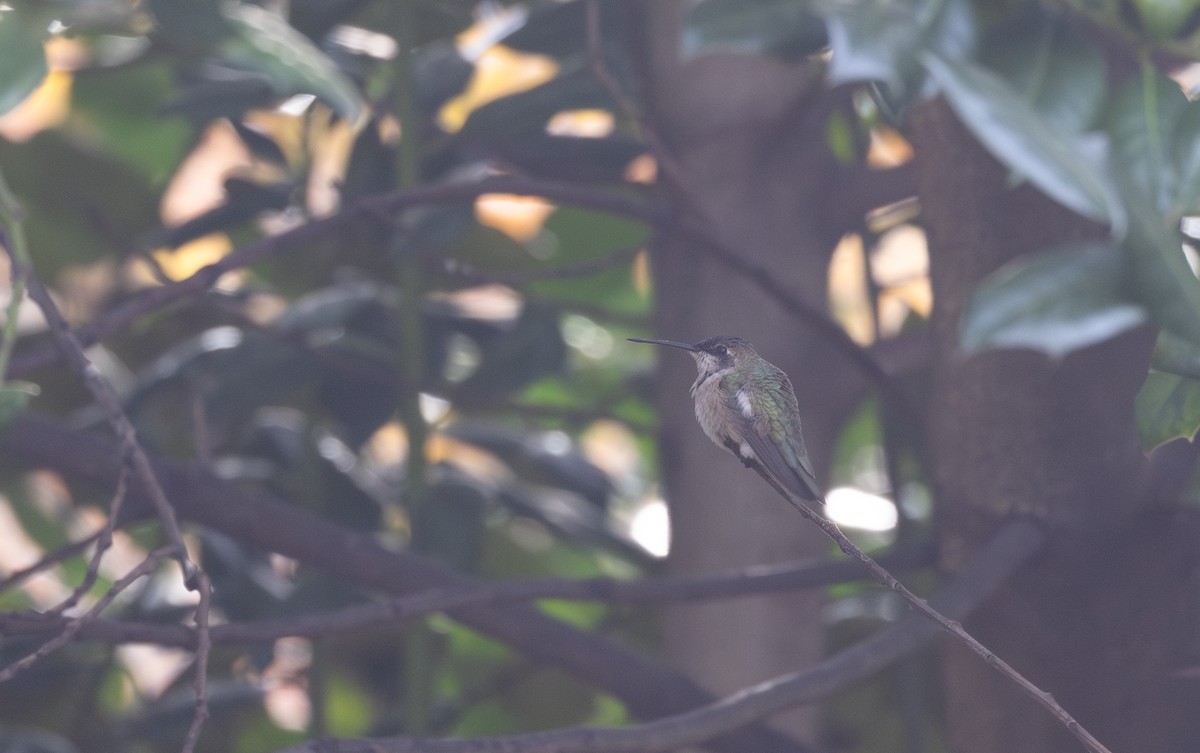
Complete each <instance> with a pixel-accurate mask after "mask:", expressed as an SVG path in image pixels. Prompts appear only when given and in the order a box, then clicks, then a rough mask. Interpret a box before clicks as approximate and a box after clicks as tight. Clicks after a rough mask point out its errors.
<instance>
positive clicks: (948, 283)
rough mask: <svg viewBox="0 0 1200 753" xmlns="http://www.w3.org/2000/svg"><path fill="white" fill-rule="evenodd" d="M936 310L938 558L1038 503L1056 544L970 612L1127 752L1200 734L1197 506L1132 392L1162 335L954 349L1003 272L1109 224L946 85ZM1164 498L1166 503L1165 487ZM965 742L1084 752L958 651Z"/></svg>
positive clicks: (920, 125)
mask: <svg viewBox="0 0 1200 753" xmlns="http://www.w3.org/2000/svg"><path fill="white" fill-rule="evenodd" d="M912 125H913V135H914V140H915V142H916V146H917V149H918V154H919V155H920V157H919V159H920V164H919V169H918V184H919V185H918V190H919V196H920V200H921V206H922V216H923V218H924V222H925V227H926V232H927V235H928V240H929V254H930V267H931V276H932V284H933V290H934V310H933V321H932V331H933V340H934V351H935V355H934V359H933V375H932V382H933V391H932V399H931V404H930V405H929V410H928V416H929V423H928V431H929V441H930V447H931V449H932V452H931V457H932V458H933V462H934V467H933V468H932V475H933V484H934V490H935V499H937V500H938V502H939V505H940V506H939V508H938V511H937V513H938V521H939V524H940V526H941V530H940V550H941V561H942V564H943V566H944V567H945V568H947V569H949V570H954V569H956V568H957V567H958V566H959V565H960V564H961V563H962V562H964V561H965V560H966V559H968V558H969V557H970V556H971V554H972V553H973V552H974V551H975V550H976V549H977V548H978V546H979V545H980V544H981V542H982V541H983V540H984V539H985V537H986V536H987V534H988V532H989V531H991V530H993V529H994V527H995V526H996V524H997V522H998V521H1000V520H1002V519H1004V518H1006V517H1010V516H1013V515H1025V516H1031V517H1034V518H1036V519H1038V520H1040V521H1042V522H1043V523H1044V524H1046V525H1047V526H1048V527H1049V528H1050V529H1051V533H1052V542H1053V543H1052V546H1051V551H1050V553H1049V554H1047V555H1046V556H1045V557H1043V558H1042V559H1041V560H1039V561H1038V562H1037V563H1035V564H1034V565H1032V566H1031V567H1029V568H1027V569H1026V570H1025V571H1023V572H1022V573H1021V574H1020V576H1019V577H1018V578H1016V579H1014V580H1013V582H1012V583H1010V584H1009V585H1008V586H1007V587H1006V588H1005V589H1004V590H1003V591H1002V593H1001V595H1000V596H998V597H997V598H995V599H994V600H993V601H992V602H991V603H990V605H989V606H987V607H985V608H984V609H983V610H981V611H980V612H978V613H976V616H975V617H973V618H972V619H971V620H970V621H969V623H968V625H967V628H968V629H969V630H970V631H971V632H972V633H973V634H974V635H976V637H978V638H979V639H980V640H981V641H983V642H984V643H985V644H986V645H987V646H988V647H989V648H992V649H993V650H994V651H995V652H996V653H997V654H998V655H999V656H1000V657H1001V658H1004V659H1005V660H1007V661H1008V662H1009V663H1011V664H1012V665H1013V666H1014V667H1016V668H1017V669H1018V670H1019V671H1021V672H1023V673H1026V674H1027V676H1028V677H1029V678H1030V679H1031V680H1032V681H1033V682H1035V683H1037V684H1038V685H1039V686H1041V687H1042V688H1043V689H1044V690H1047V691H1049V692H1051V693H1052V694H1054V696H1055V698H1056V699H1057V700H1058V701H1059V702H1060V703H1062V704H1063V706H1064V707H1065V708H1067V709H1068V710H1069V711H1070V712H1071V713H1073V714H1074V715H1075V717H1076V718H1077V719H1078V720H1079V722H1080V723H1081V724H1083V725H1084V726H1085V727H1087V728H1088V729H1089V730H1090V731H1091V732H1093V734H1095V735H1096V736H1097V737H1098V738H1099V739H1100V740H1101V741H1102V742H1104V743H1105V744H1106V745H1108V746H1109V747H1110V748H1111V749H1112V750H1113V751H1134V750H1137V751H1145V752H1162V753H1174V752H1176V751H1179V752H1182V751H1184V750H1195V749H1196V746H1197V741H1198V740H1200V724H1198V717H1197V715H1196V714H1195V712H1194V709H1195V708H1196V704H1197V701H1200V696H1198V693H1197V690H1198V689H1200V685H1197V683H1195V682H1194V681H1193V682H1189V681H1188V680H1186V679H1185V674H1186V673H1185V672H1184V670H1185V667H1186V665H1187V664H1188V662H1189V659H1188V658H1187V657H1188V656H1189V655H1191V656H1194V654H1195V647H1194V635H1195V624H1196V617H1195V615H1196V614H1197V613H1198V612H1197V611H1196V608H1197V606H1200V605H1198V603H1197V597H1196V594H1197V591H1196V588H1195V586H1196V582H1197V580H1196V579H1197V576H1198V573H1200V571H1198V569H1197V565H1198V564H1200V546H1198V545H1197V542H1198V541H1200V539H1198V538H1197V537H1196V532H1197V526H1196V521H1195V520H1194V516H1192V515H1190V514H1188V513H1185V512H1181V511H1178V510H1176V509H1173V508H1172V507H1170V506H1169V500H1159V499H1155V498H1154V495H1153V494H1151V493H1150V490H1151V488H1152V487H1151V485H1150V483H1149V478H1148V473H1147V472H1146V469H1147V463H1146V462H1145V457H1144V455H1143V453H1142V451H1141V448H1140V445H1139V442H1138V435H1137V431H1136V426H1135V423H1134V412H1133V400H1134V396H1135V395H1136V393H1137V390H1138V388H1139V387H1140V386H1141V383H1142V381H1143V379H1144V377H1145V373H1146V369H1147V366H1148V362H1149V356H1150V353H1151V349H1152V347H1153V343H1154V333H1153V332H1151V331H1149V329H1148V328H1145V329H1141V330H1138V331H1134V332H1131V333H1127V334H1126V335H1123V336H1121V337H1118V338H1115V339H1113V340H1110V341H1108V342H1105V343H1101V344H1099V345H1096V346H1094V347H1091V348H1088V349H1086V350H1084V351H1081V352H1078V353H1075V354H1072V355H1071V356H1069V357H1067V358H1065V359H1063V360H1062V361H1060V362H1055V361H1052V360H1051V359H1049V358H1047V357H1045V356H1043V355H1040V354H1036V353H1033V352H1029V351H992V352H987V353H983V354H980V355H976V356H974V357H971V358H964V357H963V356H962V354H961V353H959V352H958V351H957V342H958V333H959V327H960V323H961V318H962V314H963V310H964V307H965V305H966V303H967V300H968V298H969V296H970V294H971V291H972V290H973V289H974V288H975V286H976V285H978V283H979V282H980V281H981V280H982V279H983V278H984V277H985V276H986V275H987V274H989V273H990V272H992V271H994V270H995V269H997V268H998V267H1000V266H1001V265H1003V264H1004V263H1006V262H1008V261H1011V260H1012V259H1015V258H1017V257H1019V256H1021V255H1023V254H1027V253H1034V252H1037V251H1038V250H1040V249H1043V248H1045V247H1047V246H1048V245H1051V244H1054V243H1056V242H1062V241H1069V240H1075V239H1080V238H1085V237H1100V236H1102V235H1103V234H1105V233H1106V230H1105V229H1104V228H1099V227H1097V226H1095V225H1093V224H1091V223H1088V222H1086V221H1084V220H1081V219H1080V218H1078V217H1077V216H1075V215H1073V214H1071V213H1070V212H1068V211H1067V210H1065V209H1063V208H1062V207H1060V206H1058V205H1056V204H1054V203H1053V202H1051V201H1050V200H1049V199H1047V198H1045V197H1044V196H1043V195H1042V194H1040V193H1038V192H1037V191H1036V190H1034V189H1033V188H1031V187H1029V186H1028V185H1025V186H1022V187H1020V188H1017V189H1012V188H1010V187H1009V181H1008V176H1007V174H1006V171H1005V170H1004V169H1003V168H1002V167H1001V166H1000V165H999V164H998V163H997V162H996V161H995V160H993V159H992V158H991V157H990V156H989V155H988V154H987V153H986V152H985V151H984V150H983V148H982V147H981V146H980V145H979V144H978V143H977V142H976V141H975V140H974V139H973V138H972V137H971V135H970V134H969V133H968V132H967V131H966V129H965V128H964V127H963V126H962V125H961V124H960V123H959V122H958V121H957V119H956V118H955V117H954V115H953V113H952V112H951V110H950V109H949V107H948V106H947V105H946V104H945V103H944V102H942V101H935V102H932V103H928V104H925V105H921V106H920V107H918V108H917V109H916V111H915V112H914V117H913V118H912ZM1164 503H1167V504H1164ZM945 671H946V682H947V687H946V697H947V710H946V713H947V717H948V724H949V736H950V738H949V739H950V749H951V750H952V751H963V752H964V753H965V752H966V751H970V752H971V753H993V752H994V753H1010V752H1011V751H1022V753H1042V752H1045V753H1051V752H1054V753H1059V752H1060V751H1067V750H1075V749H1078V748H1079V744H1078V743H1077V742H1075V741H1074V740H1073V739H1072V738H1071V737H1070V736H1069V735H1068V733H1067V732H1066V731H1065V730H1064V729H1063V727H1062V726H1061V725H1060V724H1059V723H1058V722H1057V721H1056V720H1054V719H1053V718H1051V717H1050V716H1049V715H1047V714H1046V713H1045V712H1044V711H1041V710H1040V709H1038V708H1037V707H1036V706H1035V705H1034V704H1033V703H1032V702H1031V701H1029V700H1028V699H1026V698H1024V697H1022V696H1021V695H1020V694H1019V693H1018V692H1017V691H1016V690H1015V689H1013V688H1012V687H1011V686H1009V685H1008V684H1007V683H1005V682H1004V681H1003V680H1002V679H1001V678H1000V676H999V675H998V674H997V673H995V672H993V671H992V670H991V669H990V668H988V667H987V666H985V665H984V664H983V663H982V662H980V661H979V660H978V659H977V658H976V657H974V656H972V655H969V654H967V653H966V652H965V651H962V650H960V649H958V648H957V647H952V648H950V649H949V651H948V653H947V660H946V670H945Z"/></svg>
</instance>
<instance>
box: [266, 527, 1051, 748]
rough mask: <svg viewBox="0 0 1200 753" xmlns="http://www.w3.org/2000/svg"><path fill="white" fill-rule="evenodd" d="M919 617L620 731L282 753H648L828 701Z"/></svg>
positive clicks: (1008, 551)
mask: <svg viewBox="0 0 1200 753" xmlns="http://www.w3.org/2000/svg"><path fill="white" fill-rule="evenodd" d="M1045 540H1046V537H1045V535H1044V534H1043V533H1042V531H1041V530H1040V529H1039V528H1037V527H1036V526H1035V525H1034V524H1032V523H1030V522H1027V521H1020V520H1017V521H1012V522H1010V523H1007V524H1006V525H1005V526H1004V527H1002V528H1001V529H1000V531H999V533H997V534H996V536H995V537H994V538H993V539H992V541H991V542H989V543H988V545H987V546H985V547H984V548H983V549H982V550H980V553H979V556H978V558H977V559H976V560H975V561H973V562H972V563H971V564H970V565H968V566H967V567H966V568H965V569H964V570H963V571H962V572H961V573H959V575H958V576H957V577H956V578H955V579H954V580H953V581H952V582H951V583H950V585H948V586H947V587H946V588H945V589H944V590H942V591H941V593H939V594H938V595H937V596H935V597H934V598H933V599H931V600H930V604H932V605H933V606H934V607H935V608H937V609H938V610H939V611H941V612H942V613H943V614H946V615H948V616H950V617H951V618H952V619H957V620H961V619H963V618H964V617H966V616H967V615H968V614H969V613H970V612H971V611H972V610H973V609H974V608H975V607H977V606H978V605H979V604H980V603H982V602H983V600H984V599H986V598H987V596H988V594H990V593H991V592H992V591H993V590H995V588H996V587H997V586H999V585H1000V584H1001V583H1003V582H1004V581H1005V580H1006V579H1008V577H1009V576H1010V575H1012V573H1013V572H1015V571H1016V569H1017V568H1019V567H1020V566H1021V565H1022V564H1024V563H1025V562H1027V561H1029V559H1030V558H1032V557H1033V556H1034V555H1035V554H1037V552H1039V551H1040V550H1041V549H1042V547H1043V545H1044V544H1045ZM938 632H939V631H938V628H937V627H936V626H935V625H934V624H933V623H931V622H929V621H928V620H926V619H924V618H923V617H922V616H920V615H916V614H910V615H908V616H907V617H906V618H904V619H903V620H902V621H900V622H898V623H896V624H895V625H893V626H891V627H889V628H887V629H885V630H882V631H880V632H879V633H877V634H876V635H874V636H873V637H871V638H868V639H867V640H865V641H863V642H861V643H859V644H857V645H855V646H854V647H853V648H850V649H847V650H845V651H843V652H841V653H839V654H837V655H835V656H833V657H831V658H829V659H826V660H825V661H823V662H821V663H820V664H818V665H817V666H815V667H813V668H812V669H808V670H805V671H803V672H797V673H795V674H791V675H786V676H783V677H779V678H776V679H774V680H770V681H768V682H764V683H761V684H759V685H756V686H754V687H752V688H748V689H746V690H743V691H741V692H739V693H736V694H734V695H732V696H729V697H728V698H724V699H722V700H720V701H717V702H716V703H713V704H710V705H708V706H704V707H702V708H698V709H694V710H692V711H689V712H687V713H683V714H678V715H676V716H671V717H668V718H665V719H659V720H657V721H654V722H650V723H647V724H642V725H638V726H636V727H627V728H622V729H604V728H575V729H567V730H555V731H552V732H539V733H534V734H530V735H514V736H510V737H500V738H477V739H469V740H432V739H423V738H413V737H402V738H391V739H386V740H317V741H312V742H308V743H305V744H304V745H299V746H296V747H293V748H288V749H287V750H286V751H283V752H282V753H635V752H642V753H650V752H651V751H666V750H672V749H675V748H679V747H682V746H686V745H693V744H696V743H701V742H704V741H706V740H710V739H711V738H713V737H714V736H716V735H720V734H723V733H726V732H728V731H730V730H734V729H737V728H738V727H740V726H742V725H745V724H748V723H750V722H753V721H755V720H758V719H762V718H764V717H766V716H769V715H771V714H774V713H776V712H779V711H783V710H785V709H789V708H793V707H796V706H800V705H803V704H806V703H812V702H814V701H817V700H820V699H822V698H826V697H828V696H829V695H830V694H831V693H833V692H836V691H837V690H840V689H842V688H845V687H846V686H848V685H850V684H851V683H853V682H856V681H858V680H861V679H862V678H864V677H868V676H869V675H871V674H873V673H875V672H877V671H879V670H880V669H882V668H883V667H886V666H887V665H888V664H890V663H892V662H894V661H896V660H897V659H899V658H900V657H902V656H905V655H906V654H908V653H910V652H912V651H914V650H916V649H917V648H919V647H920V646H922V645H923V644H925V643H927V642H928V641H930V640H931V639H932V638H933V637H934V636H935V635H937V634H938Z"/></svg>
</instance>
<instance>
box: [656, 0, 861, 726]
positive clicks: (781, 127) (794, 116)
mask: <svg viewBox="0 0 1200 753" xmlns="http://www.w3.org/2000/svg"><path fill="white" fill-rule="evenodd" d="M684 7H685V6H684V4H682V3H678V2H661V3H653V4H649V5H648V6H647V7H646V9H645V13H646V24H645V29H646V34H647V37H646V39H645V46H644V48H645V50H646V53H645V54H646V57H645V61H644V62H645V67H646V71H647V77H648V91H647V97H646V101H647V102H649V103H651V108H652V112H651V118H652V123H653V127H654V128H655V130H656V133H657V134H658V135H659V136H660V137H661V139H662V142H663V147H664V149H665V150H666V151H667V153H668V158H669V160H670V161H671V164H669V165H661V166H660V175H662V176H663V183H664V184H665V190H666V192H667V194H668V198H669V200H670V201H671V203H672V205H673V207H674V208H675V209H676V211H677V213H678V222H677V224H676V226H675V229H673V230H670V231H668V232H667V233H665V234H663V235H662V236H661V237H660V238H659V239H658V243H657V245H656V247H655V249H654V252H655V256H654V274H655V295H656V303H657V308H656V326H657V329H658V332H659V334H660V335H661V336H663V337H669V338H672V339H677V340H686V341H689V342H696V341H698V340H701V339H703V338H705V337H708V336H711V335H716V334H727V335H738V336H741V337H745V338H746V339H748V340H750V341H751V342H752V343H753V344H754V345H755V347H756V349H757V350H758V352H759V353H760V354H761V355H762V356H763V357H765V358H767V359H768V360H770V361H772V362H773V363H775V364H777V365H778V366H780V367H781V368H783V369H784V370H785V371H786V372H787V373H788V374H789V375H790V376H791V379H792V381H793V385H794V387H795V389H796V393H797V396H798V397H799V400H800V409H801V414H802V418H803V422H804V430H805V434H806V436H807V437H808V440H809V449H810V452H811V453H812V454H813V456H814V460H815V463H816V467H817V468H818V469H819V470H820V469H824V468H825V467H826V466H827V460H828V457H829V453H830V449H831V444H832V438H833V436H834V430H835V427H836V426H837V425H838V424H839V423H840V421H841V420H842V418H843V417H844V414H845V412H846V411H847V410H848V409H849V406H850V405H851V404H852V401H853V400H854V399H856V398H857V397H858V396H860V395H861V393H862V390H863V382H862V381H861V380H858V379H855V378H853V377H851V378H849V379H846V378H845V376H844V375H845V374H847V373H850V374H853V373H854V371H853V369H852V368H850V367H849V366H848V365H847V363H846V362H845V361H843V360H842V359H841V358H840V357H839V356H837V355H836V354H834V353H832V352H831V350H832V349H831V348H830V347H829V346H828V344H827V343H826V342H825V341H822V340H821V339H820V338H819V337H817V336H816V335H815V334H814V332H813V331H812V330H811V329H810V328H808V327H806V326H805V325H804V324H803V323H801V322H799V321H798V320H797V319H796V318H795V317H794V316H792V315H791V314H789V313H787V312H786V311H784V309H783V308H781V307H780V306H779V305H778V304H776V303H774V302H772V301H769V300H767V298H766V296H765V295H764V294H763V292H762V290H761V289H759V288H758V287H757V286H756V285H755V284H754V283H753V282H751V281H750V280H748V279H747V278H746V277H745V276H743V275H740V274H738V273H736V272H735V271H733V270H731V269H730V268H729V267H727V266H725V265H723V264H721V263H717V262H716V261H714V257H713V255H712V254H710V253H706V251H705V249H704V247H703V245H702V244H701V243H698V241H697V239H696V237H695V234H694V233H689V232H686V231H685V230H683V228H689V227H693V228H694V227H711V228H712V233H713V236H712V238H711V242H712V243H716V244H721V245H723V247H725V248H728V249H731V250H733V251H735V252H736V253H738V254H739V255H740V256H743V257H746V258H749V259H751V260H752V261H753V262H754V263H755V264H758V265H762V266H765V267H767V268H769V269H771V270H772V272H774V273H776V274H777V275H778V277H777V279H778V280H779V281H780V282H781V283H783V284H784V285H786V286H787V287H788V288H789V289H790V290H791V291H792V292H793V293H794V295H796V296H798V297H801V298H803V299H804V300H806V301H808V302H810V303H811V304H812V305H814V306H816V307H817V308H819V309H822V310H823V309H824V307H825V300H826V288H827V279H828V278H827V274H828V273H827V269H828V263H829V257H830V254H831V252H832V250H833V246H834V243H835V242H836V240H837V238H836V237H833V238H831V237H829V234H828V231H827V223H826V222H824V221H823V217H822V214H823V212H822V209H821V207H823V205H824V204H825V202H826V200H827V196H828V194H829V193H830V192H829V191H828V186H829V183H830V179H829V178H828V177H827V176H829V175H831V173H832V171H833V169H834V165H833V163H832V158H831V157H830V156H829V154H828V153H827V150H826V148H825V142H824V114H825V113H824V112H823V111H822V103H821V100H820V98H819V97H818V96H815V95H814V92H813V91H812V88H813V86H814V84H813V77H812V75H811V73H810V72H806V71H805V70H804V69H802V68H800V67H797V66H787V65H783V64H781V63H778V62H775V61H772V60H768V59H765V58H759V57H751V56H744V55H732V54H728V55H726V54H721V55H706V56H702V57H699V58H694V59H690V60H687V61H684V60H681V59H680V58H679V56H678V52H677V51H678V48H679V44H678V40H679V39H680V19H681V14H682V12H683V9H684ZM661 364H662V366H661V370H660V379H661V382H660V385H659V405H660V408H661V416H662V429H661V436H660V443H659V446H660V453H661V458H660V459H661V467H662V473H663V479H664V486H665V492H666V497H667V499H668V502H669V505H670V510H671V521H672V541H671V553H670V557H669V565H670V569H671V570H672V571H673V572H675V573H681V574H682V573H697V572H706V571H712V570H718V569H722V568H726V567H734V566H741V565H748V564H757V563H768V562H776V561H780V560H786V559H794V558H799V557H812V556H821V555H822V554H823V553H824V552H825V551H827V546H826V543H825V542H824V540H823V538H822V537H821V536H820V534H819V533H818V532H817V530H816V529H815V528H813V527H811V526H809V525H807V524H806V523H805V522H804V520H803V519H802V518H801V517H800V516H799V515H798V514H797V513H796V512H795V511H794V510H793V509H791V508H790V507H789V506H788V505H787V504H786V503H785V502H784V501H783V500H782V499H780V498H779V497H778V496H777V495H776V494H775V492H774V491H773V490H772V489H771V488H770V487H769V486H768V485H767V484H765V483H763V482H762V481H761V480H760V479H759V478H758V477H757V476H755V475H754V474H753V473H750V472H749V471H746V470H745V469H743V468H742V467H741V465H740V464H739V463H738V462H737V460H736V459H735V458H733V457H731V456H730V455H729V453H728V452H727V451H726V450H724V449H721V448H717V447H716V446H714V445H713V444H712V443H710V442H709V440H708V439H707V437H705V435H704V434H703V432H702V431H701V430H700V428H699V427H698V426H697V424H696V420H695V417H694V415H693V408H692V402H691V400H690V398H689V395H688V387H689V386H690V385H691V383H692V381H693V380H694V379H695V367H694V364H693V362H692V359H690V358H688V357H686V355H685V354H683V353H674V352H664V353H662V354H661ZM836 373H840V374H841V375H842V378H841V379H842V380H841V381H837V380H835V379H833V378H832V376H831V375H832V374H836ZM835 383H836V384H837V385H838V388H839V391H838V392H837V394H836V395H834V394H831V385H833V384H835ZM822 480H824V479H822ZM821 606H822V597H821V595H820V594H819V593H815V592H808V593H796V594H788V595H778V596H769V597H767V596H764V597H754V598H748V599H739V600H736V601H732V602H727V603H713V604H705V605H691V606H679V607H672V608H671V609H670V610H668V612H667V616H666V619H665V640H666V646H667V651H668V655H669V657H670V658H671V659H672V660H673V661H674V662H675V663H677V664H678V665H679V666H680V667H682V668H684V669H685V670H686V671H687V672H688V673H689V674H691V675H692V676H693V677H695V678H696V679H698V680H699V681H700V682H701V683H702V684H703V685H704V686H706V687H707V688H709V689H710V690H712V691H714V692H717V693H726V692H730V691H733V690H736V689H738V688H740V687H744V686H746V685H748V684H751V683H755V682H758V681H761V680H764V679H767V678H770V677H773V676H776V675H778V674H780V673H781V672H784V671H791V670H796V669H801V668H803V667H806V666H810V665H812V664H813V663H815V662H816V661H817V660H818V659H819V658H820V656H821V655H822V651H823V645H822V628H821V619H820V613H821ZM814 722H815V714H814V712H813V711H811V710H802V711H797V712H793V713H790V714H787V715H785V716H784V717H781V718H780V719H778V720H777V723H778V724H779V725H780V726H781V728H783V729H785V730H787V731H789V732H791V733H793V734H795V735H797V736H799V737H805V738H809V739H811V738H812V737H814V730H815V724H814Z"/></svg>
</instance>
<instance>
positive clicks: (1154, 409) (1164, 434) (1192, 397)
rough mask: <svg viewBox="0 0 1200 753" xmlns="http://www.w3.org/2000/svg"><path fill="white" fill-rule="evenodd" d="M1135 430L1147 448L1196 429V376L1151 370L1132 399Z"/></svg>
mask: <svg viewBox="0 0 1200 753" xmlns="http://www.w3.org/2000/svg"><path fill="white" fill-rule="evenodd" d="M1135 406H1136V411H1137V422H1138V433H1139V434H1141V437H1142V447H1144V448H1145V449H1146V450H1147V451H1149V450H1152V449H1154V448H1155V447H1158V446H1160V445H1163V444H1166V443H1167V442H1170V441H1171V440H1173V439H1179V438H1183V439H1189V440H1190V439H1191V438H1192V437H1193V436H1195V435H1196V430H1197V429H1200V380H1196V379H1188V378H1187V377H1181V376H1176V375H1174V374H1160V373H1158V372H1151V373H1150V374H1149V375H1148V376H1147V377H1146V383H1145V384H1144V385H1142V390H1141V392H1139V393H1138V395H1137V400H1136V403H1135Z"/></svg>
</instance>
